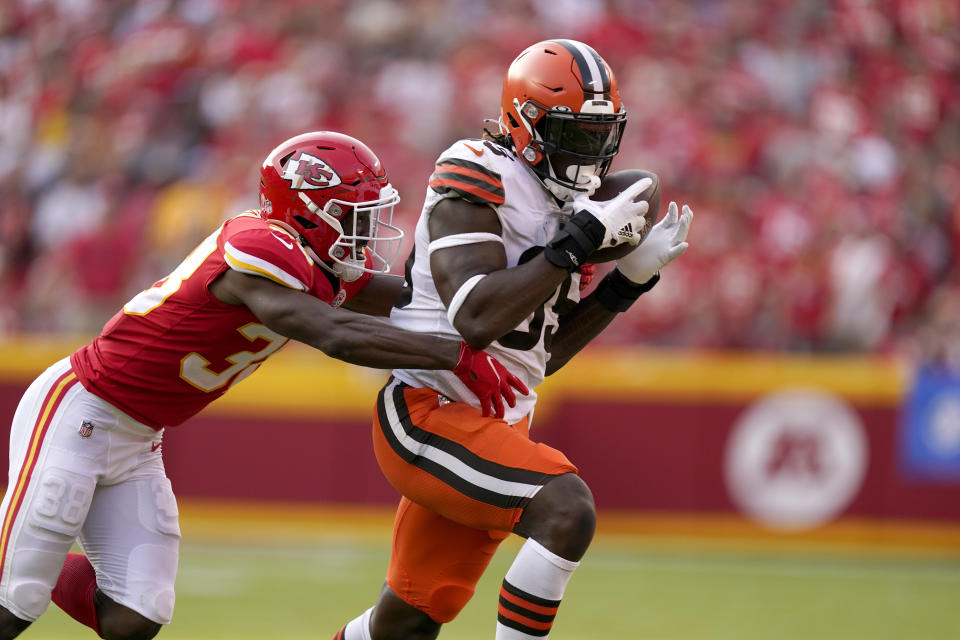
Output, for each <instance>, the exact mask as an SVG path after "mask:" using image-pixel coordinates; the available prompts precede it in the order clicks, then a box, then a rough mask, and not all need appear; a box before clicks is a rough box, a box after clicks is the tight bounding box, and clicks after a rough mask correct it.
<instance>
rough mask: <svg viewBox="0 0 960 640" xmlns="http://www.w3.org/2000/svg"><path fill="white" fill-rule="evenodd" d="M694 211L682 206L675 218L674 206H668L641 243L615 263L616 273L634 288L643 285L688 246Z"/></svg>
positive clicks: (673, 203) (675, 204) (672, 203)
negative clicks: (617, 271) (622, 276)
mask: <svg viewBox="0 0 960 640" xmlns="http://www.w3.org/2000/svg"><path fill="white" fill-rule="evenodd" d="M691 222H693V211H692V210H691V209H690V207H688V206H687V205H683V214H682V215H680V216H679V218H678V216H677V203H676V202H671V203H670V206H669V207H667V215H665V216H664V217H663V220H661V221H660V222H658V223H657V224H655V225H653V228H652V229H650V233H648V234H647V237H646V239H645V240H644V241H643V243H642V244H641V245H640V246H639V247H637V248H636V249H634V250H633V251H631V252H630V253H628V254H627V255H625V256H623V257H622V258H620V259H618V260H617V269H618V270H619V271H620V273H622V274H623V275H624V276H625V277H626V278H627V280H629V281H630V282H632V283H634V284H638V285H640V284H644V283H646V282H647V281H649V280H650V278H652V277H653V276H655V275H656V274H657V272H659V271H660V269H662V268H664V267H665V266H667V265H668V264H670V263H671V262H673V261H674V260H675V259H677V258H678V257H680V256H681V255H682V254H683V252H684V251H686V250H687V247H688V246H689V245H688V244H687V242H686V240H687V233H688V232H689V231H690V223H691Z"/></svg>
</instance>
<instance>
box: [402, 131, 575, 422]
mask: <svg viewBox="0 0 960 640" xmlns="http://www.w3.org/2000/svg"><path fill="white" fill-rule="evenodd" d="M454 197H459V198H463V199H464V200H467V201H468V202H472V203H475V204H486V205H488V206H490V207H491V208H493V210H494V211H496V213H497V216H498V217H499V219H500V224H501V225H502V229H503V231H502V237H503V245H504V250H505V251H506V255H507V267H515V266H517V265H518V264H522V263H523V262H526V261H527V260H530V259H531V258H533V257H534V256H536V255H537V254H538V253H539V252H541V251H542V250H543V248H544V246H545V245H546V244H547V242H548V241H549V240H550V239H551V238H553V237H554V236H555V235H556V233H557V231H558V230H559V229H560V226H561V223H562V222H563V221H564V220H565V219H566V218H567V216H568V214H569V212H568V211H566V210H564V209H562V208H561V207H560V206H558V205H557V203H556V201H555V200H554V198H553V196H552V195H550V193H549V192H547V190H546V189H544V188H543V186H542V184H541V183H540V181H539V180H538V179H537V177H536V176H535V175H534V174H533V172H532V171H530V169H529V168H527V166H526V165H525V164H523V163H522V162H521V161H520V160H519V159H517V157H516V155H515V154H514V153H513V151H512V150H509V149H506V148H504V147H501V146H500V145H497V144H495V143H493V142H491V141H489V140H483V141H481V140H475V139H468V140H459V141H457V142H456V143H454V144H453V146H451V147H450V148H449V149H447V150H446V151H444V152H443V153H442V154H441V155H440V159H439V160H437V165H436V168H435V170H434V173H433V175H431V176H430V186H429V187H428V188H427V195H426V200H425V202H424V205H423V211H422V212H421V214H420V219H419V221H418V222H417V228H416V232H415V234H414V250H413V253H412V254H411V258H412V260H410V259H408V261H407V265H406V274H405V276H406V281H405V283H404V290H403V293H402V294H401V296H400V298H399V299H398V301H397V303H396V306H395V307H394V309H393V310H392V311H391V313H390V318H391V320H392V321H393V323H394V324H395V325H396V326H398V327H401V328H403V329H407V330H409V331H416V332H419V333H429V334H433V335H438V336H445V337H451V338H457V339H459V337H460V334H459V333H458V332H457V330H456V329H454V328H453V327H452V326H451V325H450V322H449V321H448V320H447V309H446V307H445V306H444V304H443V302H442V301H441V300H440V296H439V294H438V293H437V289H436V286H435V285H434V281H433V274H432V273H431V271H430V259H429V256H428V252H427V249H428V246H429V244H430V234H429V231H428V228H427V222H428V220H429V217H430V213H431V212H432V211H433V208H434V206H435V205H436V204H437V203H438V202H440V201H441V200H442V199H444V198H454ZM579 283H580V274H579V273H573V274H572V275H571V278H570V279H568V280H566V281H565V282H564V283H563V284H562V285H561V286H560V287H558V288H557V290H556V291H555V292H554V294H553V295H552V296H551V297H550V298H549V299H548V300H547V301H546V302H545V303H544V305H543V306H542V307H540V308H538V309H537V310H536V311H534V312H533V313H532V314H530V316H529V317H528V318H526V319H525V320H524V321H523V322H521V323H520V324H519V325H517V327H516V329H514V330H513V331H511V332H510V333H508V334H506V335H505V336H503V337H501V338H500V339H499V340H495V341H494V342H493V343H492V344H491V345H490V346H488V347H487V348H486V351H487V352H488V353H490V354H491V355H493V356H495V357H496V358H497V359H498V360H500V362H502V363H503V365H504V366H506V367H507V368H508V369H509V370H510V371H511V372H512V373H513V374H515V375H517V376H518V377H519V378H520V379H521V380H523V382H524V383H525V384H526V385H527V387H528V388H529V389H530V395H528V396H519V395H518V397H517V406H516V407H514V408H512V409H511V408H510V407H506V406H504V409H505V411H506V414H505V416H504V419H505V420H506V421H507V422H509V423H511V424H513V423H516V422H518V421H520V420H521V419H523V418H524V417H525V416H527V415H530V414H531V413H532V412H533V407H534V404H535V403H536V399H537V394H536V392H535V391H534V389H535V388H536V387H537V386H538V385H539V384H540V383H541V382H543V379H544V376H545V373H546V366H547V361H548V360H549V359H550V340H551V338H552V337H553V334H554V333H555V332H556V329H557V326H558V316H559V314H562V313H564V312H566V311H568V310H569V309H571V308H572V307H573V306H574V305H576V303H577V302H579V301H580V288H579ZM393 375H394V376H395V377H397V378H398V379H399V380H401V381H403V382H405V383H407V384H409V385H411V386H414V387H428V388H430V389H433V390H435V391H437V392H439V393H441V394H443V395H444V396H447V397H448V398H450V399H451V400H456V401H460V402H467V403H469V404H472V405H473V406H475V407H477V408H479V407H480V403H479V401H478V400H477V399H476V397H474V395H473V394H472V393H471V392H470V391H469V390H468V389H467V387H466V386H465V385H464V384H463V383H462V382H460V380H459V379H458V378H457V376H456V375H454V373H453V372H452V371H440V370H437V371H434V370H424V369H396V370H394V372H393Z"/></svg>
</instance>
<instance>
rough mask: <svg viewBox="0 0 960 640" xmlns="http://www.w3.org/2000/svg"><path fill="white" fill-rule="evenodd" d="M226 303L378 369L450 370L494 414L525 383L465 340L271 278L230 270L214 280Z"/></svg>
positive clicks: (328, 350) (340, 356)
mask: <svg viewBox="0 0 960 640" xmlns="http://www.w3.org/2000/svg"><path fill="white" fill-rule="evenodd" d="M210 292H211V293H212V294H213V295H214V296H216V297H217V299H219V300H220V301H221V302H225V303H227V304H233V305H244V306H246V307H247V308H248V309H250V311H252V312H253V314H254V315H255V316H256V317H257V318H258V319H259V320H260V321H261V322H262V323H263V324H264V325H266V326H267V327H268V328H269V329H270V330H272V331H275V332H276V333H279V334H280V335H282V336H286V337H288V338H291V339H293V340H297V341H299V342H303V343H305V344H308V345H310V346H312V347H315V348H317V349H319V350H321V351H323V352H324V353H325V354H327V355H329V356H331V357H333V358H337V359H338V360H343V361H344V362H349V363H352V364H358V365H361V366H366V367H373V368H377V369H394V368H409V369H450V370H452V371H453V372H454V373H455V374H456V375H457V377H459V378H460V380H461V381H462V382H463V383H464V384H465V385H466V386H467V388H469V389H470V391H472V392H473V393H474V395H476V396H477V398H479V400H480V403H481V406H482V407H483V409H484V415H488V414H489V413H490V411H491V409H492V410H493V411H494V414H495V415H496V416H497V417H502V416H503V401H504V400H506V401H507V404H508V405H510V406H511V407H512V406H514V405H515V404H516V396H515V394H514V389H516V390H517V391H520V392H521V393H523V394H526V393H528V391H527V388H526V387H525V386H524V385H523V383H522V382H521V381H520V380H519V379H518V378H517V377H516V376H514V375H513V374H511V373H510V372H509V371H507V370H506V369H505V368H504V367H503V365H501V364H500V363H499V362H498V361H497V360H496V359H495V358H493V357H491V356H489V355H487V354H486V353H483V352H482V351H479V350H476V349H473V348H471V347H469V346H468V345H467V344H466V343H465V342H462V341H461V342H457V341H455V340H448V339H446V338H438V337H435V336H431V335H427V334H421V333H413V332H411V331H404V330H402V329H398V328H396V327H394V326H393V325H391V324H389V323H388V322H386V321H384V320H380V319H379V318H372V317H368V316H365V315H362V314H359V313H354V312H352V311H349V310H347V309H334V308H333V307H330V306H329V305H327V304H325V303H324V302H322V301H320V300H319V299H317V298H315V297H314V296H311V295H309V294H306V293H303V292H301V291H297V290H295V289H290V288H287V287H284V286H282V285H279V284H276V283H274V282H272V281H270V280H267V279H266V278H260V277H258V276H251V275H246V274H243V273H240V272H238V271H233V270H227V271H226V272H225V273H224V274H223V275H221V276H220V277H219V278H217V280H216V281H215V282H214V283H213V284H212V285H210Z"/></svg>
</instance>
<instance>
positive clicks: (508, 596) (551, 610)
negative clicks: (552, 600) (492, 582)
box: [500, 588, 560, 616]
mask: <svg viewBox="0 0 960 640" xmlns="http://www.w3.org/2000/svg"><path fill="white" fill-rule="evenodd" d="M500 597H501V598H503V599H504V600H506V601H507V602H512V603H513V604H515V605H517V606H518V607H523V608H524V609H526V610H527V611H531V612H533V613H540V614H543V615H545V616H555V615H557V611H559V610H560V607H559V606H556V607H544V606H543V605H539V604H533V603H532V602H529V601H527V600H524V599H523V598H520V597H518V596H515V595H513V594H512V593H510V592H509V591H507V590H506V589H503V588H501V589H500Z"/></svg>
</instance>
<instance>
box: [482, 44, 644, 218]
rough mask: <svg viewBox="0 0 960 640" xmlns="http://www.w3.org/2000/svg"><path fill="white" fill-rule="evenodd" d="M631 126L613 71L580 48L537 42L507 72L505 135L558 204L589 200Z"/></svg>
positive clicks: (502, 114) (503, 116)
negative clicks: (576, 198) (578, 195)
mask: <svg viewBox="0 0 960 640" xmlns="http://www.w3.org/2000/svg"><path fill="white" fill-rule="evenodd" d="M626 122H627V113H626V111H625V110H624V107H623V104H622V103H621V102H620V89H619V88H618V86H617V80H616V78H615V77H614V75H613V71H612V70H611V69H610V66H609V65H608V64H607V63H606V62H605V61H604V60H603V58H601V57H600V56H599V54H597V52H596V51H594V50H593V49H592V48H591V47H589V46H587V45H585V44H583V43H582V42H577V41H576V40H545V41H544V42H538V43H537V44H535V45H533V46H530V47H527V49H525V50H524V51H523V52H522V53H521V54H520V55H519V56H517V59H516V60H514V61H513V63H512V64H511V65H510V68H509V69H508V70H507V76H506V78H505V79H504V81H503V95H502V98H501V103H500V121H499V124H500V131H501V132H502V133H504V134H506V135H509V136H510V139H511V140H512V141H513V145H514V148H515V149H516V151H517V153H518V154H519V155H520V157H521V158H522V159H523V162H525V163H526V164H528V165H529V166H530V167H531V168H532V169H533V171H534V173H536V175H537V177H539V178H540V180H541V182H543V185H544V186H545V187H546V188H547V189H549V190H550V192H551V193H553V194H554V195H555V196H557V197H558V198H560V199H561V200H571V199H572V198H573V197H574V196H575V195H576V193H577V192H585V193H586V194H587V195H592V193H593V192H594V191H595V190H596V188H597V187H598V186H599V185H600V179H601V178H603V176H604V174H606V172H607V171H608V170H609V169H610V163H611V162H612V161H613V157H614V156H615V155H617V152H618V151H619V150H620V138H621V137H622V136H623V128H624V126H625V125H626Z"/></svg>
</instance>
